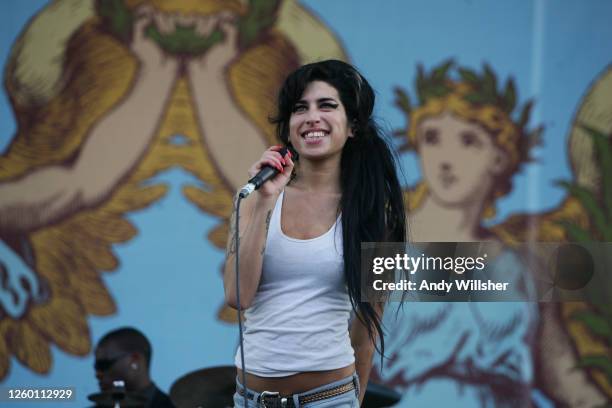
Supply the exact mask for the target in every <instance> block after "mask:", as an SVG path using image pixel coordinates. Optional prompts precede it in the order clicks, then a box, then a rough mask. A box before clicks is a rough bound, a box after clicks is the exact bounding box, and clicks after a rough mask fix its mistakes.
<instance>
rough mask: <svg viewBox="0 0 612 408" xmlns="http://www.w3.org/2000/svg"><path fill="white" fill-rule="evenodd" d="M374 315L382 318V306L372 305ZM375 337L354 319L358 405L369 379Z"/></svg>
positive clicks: (361, 323) (353, 344)
mask: <svg viewBox="0 0 612 408" xmlns="http://www.w3.org/2000/svg"><path fill="white" fill-rule="evenodd" d="M373 306H374V309H375V311H376V314H377V315H378V316H379V317H380V318H382V314H383V309H384V304H383V303H376V304H374V305H373ZM374 333H375V337H374V338H371V337H370V335H369V334H368V329H367V327H366V326H365V325H364V324H363V322H362V321H361V320H359V319H358V318H355V319H354V320H353V323H352V325H351V345H352V346H353V350H355V369H356V370H357V375H358V376H359V387H360V390H359V404H360V405H361V403H362V402H363V396H364V395H365V391H366V388H367V386H368V380H369V379H370V371H371V370H372V358H373V356H374V350H376V343H375V342H376V331H374Z"/></svg>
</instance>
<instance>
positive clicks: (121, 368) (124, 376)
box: [94, 341, 135, 391]
mask: <svg viewBox="0 0 612 408" xmlns="http://www.w3.org/2000/svg"><path fill="white" fill-rule="evenodd" d="M95 358H96V361H95V363H94V370H95V372H96V378H97V380H98V385H99V386H100V390H101V391H108V390H110V389H111V388H112V387H113V381H117V380H122V381H125V385H126V390H128V391H130V389H131V387H130V385H131V384H132V382H133V381H132V380H133V377H134V375H135V373H134V371H135V370H134V369H133V368H132V366H131V365H132V364H134V359H135V356H134V355H133V353H128V352H125V351H123V350H121V349H120V348H119V347H118V346H117V345H116V344H115V343H114V342H112V341H109V342H107V343H104V344H101V345H99V346H98V348H97V349H96V352H95Z"/></svg>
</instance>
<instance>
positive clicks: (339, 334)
mask: <svg viewBox="0 0 612 408" xmlns="http://www.w3.org/2000/svg"><path fill="white" fill-rule="evenodd" d="M283 197H284V192H283V193H281V194H280V196H279V197H278V200H277V201H276V205H275V206H274V210H273V212H272V217H271V220H270V228H269V230H268V237H267V239H266V250H265V253H264V259H263V269H262V275H261V280H260V282H259V287H258V289H257V293H256V294H255V298H254V300H253V303H252V305H251V307H250V308H249V309H247V310H246V311H245V318H246V322H245V329H244V350H245V354H244V362H245V366H246V371H247V372H249V373H251V374H255V375H258V376H261V377H284V376H288V375H293V374H297V373H300V372H304V371H322V370H333V369H337V368H341V367H346V366H348V365H350V364H352V363H353V362H354V361H355V356H354V352H353V348H352V346H351V341H350V338H349V328H348V324H349V318H350V314H351V310H352V309H351V303H350V300H349V296H348V291H347V288H346V283H345V279H344V260H343V258H342V253H343V250H342V223H341V221H340V217H338V219H337V220H336V223H335V224H334V225H333V226H332V227H331V228H330V229H329V231H327V232H326V233H325V234H323V235H321V236H318V237H316V238H312V239H295V238H291V237H288V236H286V235H285V234H284V233H283V231H282V230H281V212H282V207H283ZM235 363H236V367H238V368H241V367H242V365H241V363H240V348H238V352H237V353H236V357H235Z"/></svg>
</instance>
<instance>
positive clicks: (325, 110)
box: [289, 81, 353, 160]
mask: <svg viewBox="0 0 612 408" xmlns="http://www.w3.org/2000/svg"><path fill="white" fill-rule="evenodd" d="M352 136H353V134H352V131H351V129H350V128H349V126H348V120H347V117H346V111H345V109H344V105H342V102H341V100H340V96H339V95H338V91H337V90H336V88H334V87H333V86H331V85H329V84H328V83H327V82H323V81H313V82H311V83H309V84H308V86H307V87H306V89H305V90H304V93H303V94H302V97H301V98H300V100H299V101H297V102H296V104H295V106H294V107H293V113H292V114H291V118H290V120H289V140H290V141H291V143H292V144H293V146H294V147H295V149H296V150H297V151H298V153H299V154H300V156H301V157H302V158H306V159H311V160H320V159H326V158H329V157H333V156H337V155H340V153H341V152H342V148H343V147H344V144H345V143H346V140H347V138H349V137H352Z"/></svg>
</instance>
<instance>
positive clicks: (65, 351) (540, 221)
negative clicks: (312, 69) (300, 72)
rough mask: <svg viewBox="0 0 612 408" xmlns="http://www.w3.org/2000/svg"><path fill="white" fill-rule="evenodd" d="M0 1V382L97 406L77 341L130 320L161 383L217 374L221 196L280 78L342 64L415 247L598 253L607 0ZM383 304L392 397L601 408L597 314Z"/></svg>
mask: <svg viewBox="0 0 612 408" xmlns="http://www.w3.org/2000/svg"><path fill="white" fill-rule="evenodd" d="M0 10H1V11H2V13H0V15H1V17H0V19H2V22H3V24H2V27H3V29H2V31H1V34H0V47H2V48H1V49H0V52H1V53H2V55H1V58H2V59H3V61H4V64H3V69H4V71H3V72H4V94H3V98H4V99H3V100H2V102H1V105H0V108H1V111H0V119H1V122H0V149H1V155H0V384H1V385H3V386H17V385H20V386H33V387H42V386H73V387H76V390H77V400H78V401H77V402H78V404H79V406H81V405H84V404H86V398H85V397H86V395H87V394H89V393H93V392H96V391H97V387H96V382H95V378H94V373H93V368H92V363H93V357H92V354H91V353H92V347H93V345H94V344H95V341H96V340H97V339H99V338H100V337H101V336H102V335H103V334H104V333H105V332H107V331H108V330H110V329H113V328H116V327H118V326H124V325H133V326H136V327H138V328H140V329H141V330H142V331H143V332H144V333H145V334H146V335H147V336H148V337H149V338H150V340H151V342H152V344H153V348H154V358H153V364H152V376H153V378H154V380H155V381H156V382H157V383H158V385H160V386H161V388H163V389H166V390H167V389H168V388H169V387H170V385H171V384H172V383H173V382H174V381H175V380H176V379H177V378H179V377H180V376H182V375H184V374H186V373H188V372H190V371H194V370H197V369H200V368H204V367H211V366H215V365H229V364H231V362H232V361H233V352H234V349H235V346H236V343H237V329H236V327H235V326H234V321H235V315H234V314H233V313H232V312H231V311H230V309H228V308H227V307H225V306H224V305H223V290H222V282H221V276H220V267H221V264H222V262H223V252H222V248H224V243H225V240H226V235H227V222H228V216H229V213H230V209H231V197H232V194H233V191H235V190H236V188H237V187H238V186H239V185H241V184H242V183H243V182H244V181H245V174H246V169H247V168H248V166H249V165H250V163H252V162H253V161H254V160H255V159H256V158H257V157H259V155H260V152H261V151H263V150H264V149H265V147H266V146H268V145H270V144H272V143H274V137H273V128H272V127H271V125H270V124H269V122H268V118H269V117H270V116H271V115H273V114H274V102H275V93H276V90H277V88H278V87H279V85H280V83H281V81H282V79H283V78H284V76H285V75H286V74H287V73H288V72H290V71H291V70H293V69H294V68H295V67H297V66H299V65H300V64H302V63H305V62H309V61H313V60H319V59H323V58H338V59H343V60H347V61H350V62H352V63H354V64H356V65H357V66H358V67H359V68H360V69H361V70H362V71H363V72H364V74H365V75H366V76H367V77H368V78H370V79H371V82H372V84H373V85H374V86H375V88H376V89H377V91H378V99H379V104H378V112H377V113H378V116H379V117H380V118H381V119H382V121H383V123H385V125H386V127H387V130H388V132H389V134H390V135H394V137H393V140H394V143H395V145H396V147H397V149H398V152H399V153H400V155H401V158H402V167H403V170H404V173H405V174H406V177H407V180H406V187H405V198H406V202H407V205H408V207H409V208H410V209H411V212H410V220H409V221H410V226H411V239H413V240H415V241H449V240H454V241H470V240H479V239H493V240H494V241H496V242H497V245H498V249H499V256H498V258H497V259H498V260H500V261H499V262H500V263H501V264H502V266H503V267H505V268H506V270H513V268H514V270H516V269H517V268H516V266H517V262H518V261H517V258H516V257H514V256H513V255H512V254H513V252H512V248H513V246H514V245H515V244H516V243H517V242H522V241H529V240H531V241H576V240H577V241H580V240H603V241H611V240H612V187H610V186H612V179H610V177H611V175H612V164H611V163H612V153H611V150H612V148H611V147H610V138H609V135H610V134H611V133H612V65H611V64H612V28H610V26H609V24H607V20H608V18H607V17H606V16H608V17H609V16H610V15H612V5H610V4H609V3H607V2H603V1H600V2H597V1H593V2H589V3H585V4H575V3H574V2H569V1H567V2H566V1H563V2H555V3H554V4H552V3H549V2H547V1H544V0H540V1H535V2H522V3H520V4H514V5H512V7H510V5H507V4H502V3H500V2H490V1H484V0H482V1H464V2H451V1H443V0H438V1H434V2H427V3H421V4H417V3H415V2H383V3H380V2H365V1H363V2H354V1H334V2H320V1H303V2H297V1H293V0H285V1H280V0H279V1H274V0H269V1H264V0H250V1H246V0H230V1H227V0H223V1H221V0H177V1H172V2H166V1H157V0H149V1H146V0H102V1H93V0H55V1H43V0H39V1H34V0H32V1H26V2H21V1H19V2H18V1H7V2H2V4H0ZM473 196H479V197H480V196H481V197H485V198H484V199H482V200H480V201H478V202H475V201H473V200H469V199H467V198H469V197H473ZM442 220H443V221H444V222H442ZM551 284H552V283H551ZM394 309H395V305H392V306H390V307H389V308H388V310H387V313H386V315H385V321H386V325H387V331H388V333H389V335H388V339H389V340H388V344H389V346H388V349H389V356H388V357H389V358H388V359H387V360H386V363H385V365H384V367H381V366H380V364H379V363H376V366H375V369H374V370H375V372H374V374H373V377H374V378H375V379H376V380H377V381H379V382H381V383H383V384H386V385H387V386H389V387H393V388H395V389H396V390H398V391H400V392H401V393H402V395H403V399H402V401H401V402H400V403H399V404H398V406H435V405H437V404H444V403H448V404H453V406H524V405H526V404H530V403H531V404H534V405H535V406H543V407H547V406H572V407H574V406H585V407H590V406H596V405H604V404H606V402H608V403H609V402H610V400H611V398H612V386H611V384H612V363H611V362H610V361H611V360H610V359H611V355H610V353H611V351H610V344H611V343H610V342H611V339H612V323H611V320H612V313H611V311H610V308H609V305H595V304H584V303H580V304H577V303H573V304H556V303H547V304H539V305H538V304H534V303H516V304H513V305H511V306H509V305H504V304H493V305H491V304H490V305H487V306H486V307H483V306H482V305H478V304H454V305H449V304H445V303H429V304H416V305H415V304H410V305H407V306H406V307H405V308H404V310H403V311H402V312H400V313H399V314H396V313H395V310H394ZM525 361H527V362H528V363H527V364H521V362H525ZM520 366H526V367H532V368H531V369H529V370H523V371H521V370H517V369H516V367H520ZM25 405H27V404H25ZM20 406H21V405H20ZM66 406H72V405H71V403H67V404H66Z"/></svg>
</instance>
